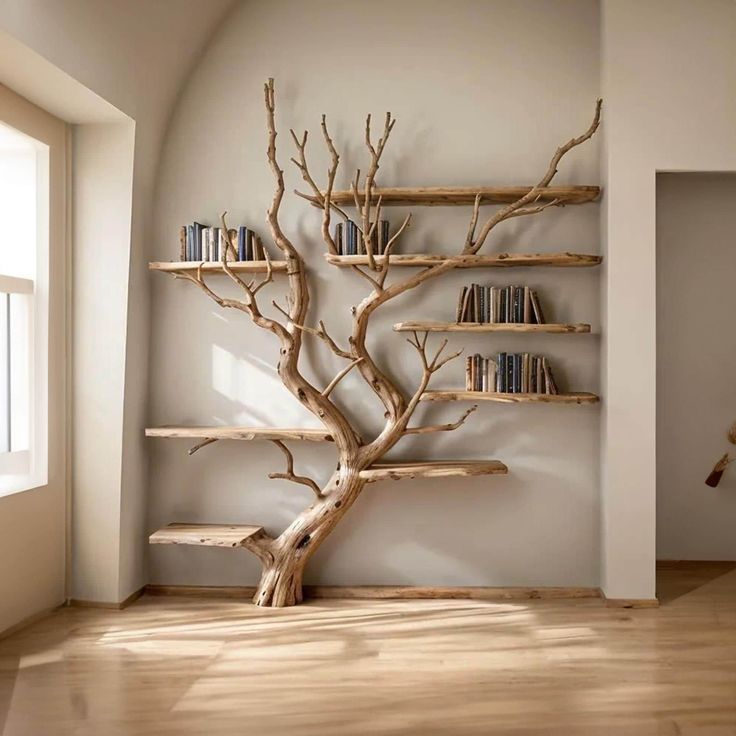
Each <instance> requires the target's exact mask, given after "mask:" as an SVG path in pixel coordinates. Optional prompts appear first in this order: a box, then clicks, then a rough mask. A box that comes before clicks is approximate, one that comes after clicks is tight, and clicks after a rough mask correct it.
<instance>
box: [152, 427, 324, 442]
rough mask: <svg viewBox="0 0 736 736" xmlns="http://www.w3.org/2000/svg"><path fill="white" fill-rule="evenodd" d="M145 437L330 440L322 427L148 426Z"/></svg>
mask: <svg viewBox="0 0 736 736" xmlns="http://www.w3.org/2000/svg"><path fill="white" fill-rule="evenodd" d="M146 437H174V438H179V437H183V438H189V439H210V440H308V441H310V442H332V441H333V438H332V435H331V434H330V433H329V432H326V431H325V430H323V429H307V428H300V427H174V426H167V427H148V428H147V429H146Z"/></svg>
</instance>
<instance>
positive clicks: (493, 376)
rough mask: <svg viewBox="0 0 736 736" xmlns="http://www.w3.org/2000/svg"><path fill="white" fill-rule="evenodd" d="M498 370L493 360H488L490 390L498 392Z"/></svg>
mask: <svg viewBox="0 0 736 736" xmlns="http://www.w3.org/2000/svg"><path fill="white" fill-rule="evenodd" d="M497 374H498V368H497V367H496V361H495V360H494V359H493V358H488V390H489V391H491V392H493V391H496V390H497V389H496V383H497V381H498V375H497Z"/></svg>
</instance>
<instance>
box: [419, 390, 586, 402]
mask: <svg viewBox="0 0 736 736" xmlns="http://www.w3.org/2000/svg"><path fill="white" fill-rule="evenodd" d="M421 401H496V402H498V403H501V404H522V403H531V404H596V403H598V402H599V401H600V397H599V396H596V394H589V393H585V392H578V393H567V394H506V393H495V392H490V391H449V390H443V391H425V392H424V393H423V394H422V396H421Z"/></svg>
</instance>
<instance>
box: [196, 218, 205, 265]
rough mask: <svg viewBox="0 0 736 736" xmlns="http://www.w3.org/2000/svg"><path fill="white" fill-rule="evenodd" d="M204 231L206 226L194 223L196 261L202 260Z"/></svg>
mask: <svg viewBox="0 0 736 736" xmlns="http://www.w3.org/2000/svg"><path fill="white" fill-rule="evenodd" d="M202 230H204V225H202V224H201V223H199V222H195V223H194V260H195V261H201V260H202Z"/></svg>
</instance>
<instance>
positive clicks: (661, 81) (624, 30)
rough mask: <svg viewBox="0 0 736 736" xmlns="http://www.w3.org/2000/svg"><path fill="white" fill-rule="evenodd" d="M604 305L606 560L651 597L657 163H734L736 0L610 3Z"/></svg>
mask: <svg viewBox="0 0 736 736" xmlns="http://www.w3.org/2000/svg"><path fill="white" fill-rule="evenodd" d="M601 9H602V43H601V47H602V61H601V67H602V78H603V95H604V98H605V100H606V112H605V121H606V122H605V135H606V139H607V140H606V159H607V160H606V165H605V167H604V170H605V176H606V178H605V180H604V186H605V187H606V192H607V193H606V198H607V202H606V204H605V207H606V223H605V228H606V230H607V238H606V241H607V257H606V262H607V263H606V271H605V273H606V281H607V283H606V292H605V293H606V297H605V298H606V304H605V308H604V313H605V314H606V315H607V323H606V324H605V327H604V329H605V332H606V340H607V351H606V358H605V361H606V364H605V367H604V375H605V385H604V394H605V397H606V406H605V415H604V428H603V434H604V448H605V449H604V455H603V466H602V477H603V488H602V491H603V515H602V560H603V580H602V582H603V587H604V590H605V592H606V594H607V595H608V596H609V597H612V598H652V597H653V596H654V567H655V565H654V561H655V498H656V460H655V437H656V401H655V393H656V376H655V373H656V344H657V343H656V324H655V322H656V298H655V283H656V255H655V254H656V240H655V225H656V223H655V196H656V191H655V176H656V172H657V171H667V170H684V171H699V170H703V171H728V170H736V136H734V129H736V97H734V95H733V89H734V86H735V85H736V4H735V3H733V2H731V0H701V1H700V2H697V3H693V2H691V0H647V2H641V0H603V1H602V5H601Z"/></svg>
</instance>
